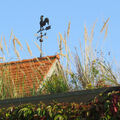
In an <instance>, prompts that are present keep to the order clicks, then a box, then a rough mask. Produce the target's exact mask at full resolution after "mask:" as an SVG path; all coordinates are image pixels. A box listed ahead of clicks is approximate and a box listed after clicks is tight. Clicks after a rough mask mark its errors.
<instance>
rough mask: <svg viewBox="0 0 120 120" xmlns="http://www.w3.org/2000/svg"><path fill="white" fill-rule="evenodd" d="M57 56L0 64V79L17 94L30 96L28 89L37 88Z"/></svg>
mask: <svg viewBox="0 0 120 120" xmlns="http://www.w3.org/2000/svg"><path fill="white" fill-rule="evenodd" d="M56 59H59V55H56V56H47V57H42V58H33V59H27V60H21V61H13V62H8V63H0V77H1V78H2V79H3V82H4V83H6V84H7V83H8V84H9V86H10V87H13V88H15V89H16V91H17V93H19V94H23V93H24V94H30V89H32V88H33V87H35V89H36V90H37V88H38V87H39V85H40V83H41V82H42V80H43V78H44V77H45V76H46V75H47V73H48V71H49V70H50V68H51V66H52V64H53V63H54V62H55V60H56Z"/></svg>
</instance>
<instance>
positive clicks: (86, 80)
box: [57, 18, 118, 89]
mask: <svg viewBox="0 0 120 120" xmlns="http://www.w3.org/2000/svg"><path fill="white" fill-rule="evenodd" d="M108 21H109V18H108V19H107V21H106V22H105V23H104V25H103V27H102V29H101V31H100V32H101V33H102V32H103V30H104V29H105V36H104V38H106V37H107V31H108V25H107V23H108ZM95 25H96V22H95V23H94V24H93V27H92V30H91V34H90V37H89V36H88V32H87V28H86V25H85V26H84V42H85V47H84V49H83V46H81V42H80V52H79V53H80V54H78V52H77V49H76V54H75V55H74V56H73V55H72V54H71V52H70V49H69V47H68V45H67V39H69V35H68V34H67V38H66V35H65V37H64V38H63V36H62V34H61V33H59V36H60V40H58V43H59V50H60V55H61V57H63V56H64V58H65V60H64V61H66V65H67V66H66V67H65V68H66V69H65V71H66V72H67V73H68V74H69V75H70V76H71V74H75V75H76V76H77V77H76V80H77V84H78V86H81V87H82V88H83V89H87V88H94V87H97V86H96V85H97V83H98V81H105V84H110V85H118V80H117V79H116V76H115V75H114V72H113V71H112V69H111V66H109V65H108V64H106V63H104V60H105V59H104V58H103V55H102V54H101V56H100V57H99V59H98V58H97V56H96V52H95V51H93V49H94V48H93V47H92V42H93V38H94V29H95ZM68 31H70V23H69V25H68V30H67V33H69V32H68ZM57 38H59V37H57ZM62 43H63V44H62ZM64 48H65V50H64ZM73 58H75V60H73ZM106 62H107V61H106ZM72 63H75V64H72ZM71 64H72V65H73V66H72V69H74V68H76V72H72V71H71ZM78 86H76V87H78Z"/></svg>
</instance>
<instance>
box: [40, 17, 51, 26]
mask: <svg viewBox="0 0 120 120" xmlns="http://www.w3.org/2000/svg"><path fill="white" fill-rule="evenodd" d="M43 17H44V16H43V15H42V16H41V17H40V28H42V27H43V26H45V25H46V23H47V24H48V25H49V19H48V18H45V19H44V20H43Z"/></svg>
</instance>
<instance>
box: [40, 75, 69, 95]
mask: <svg viewBox="0 0 120 120" xmlns="http://www.w3.org/2000/svg"><path fill="white" fill-rule="evenodd" d="M68 90H69V85H68V82H67V80H66V78H65V77H64V76H63V75H62V74H58V75H56V74H55V75H52V76H51V77H50V78H49V79H47V80H46V81H45V82H44V83H43V86H42V88H41V89H40V90H39V92H41V93H43V94H45V93H46V94H52V93H62V92H67V91H68Z"/></svg>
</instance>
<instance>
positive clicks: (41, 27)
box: [37, 15, 51, 57]
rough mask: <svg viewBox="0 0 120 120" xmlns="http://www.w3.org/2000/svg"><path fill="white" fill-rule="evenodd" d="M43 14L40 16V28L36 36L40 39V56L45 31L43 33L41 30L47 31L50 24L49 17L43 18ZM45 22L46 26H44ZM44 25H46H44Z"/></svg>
mask: <svg viewBox="0 0 120 120" xmlns="http://www.w3.org/2000/svg"><path fill="white" fill-rule="evenodd" d="M43 17H44V16H43V15H41V17H40V30H39V31H38V32H37V33H40V36H38V37H37V39H39V41H40V49H41V53H40V57H42V42H43V37H44V36H46V34H47V33H46V32H45V33H44V34H43V31H45V30H46V31H47V30H49V29H51V26H50V25H49V19H48V18H45V19H43ZM46 24H47V26H46ZM45 26H46V27H45Z"/></svg>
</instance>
